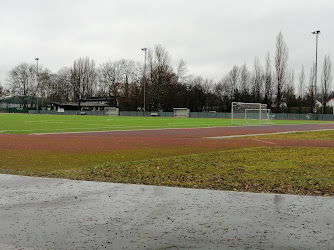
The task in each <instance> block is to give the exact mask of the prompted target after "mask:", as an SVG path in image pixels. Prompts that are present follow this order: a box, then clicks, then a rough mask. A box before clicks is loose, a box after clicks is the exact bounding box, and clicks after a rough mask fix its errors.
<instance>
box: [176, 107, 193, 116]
mask: <svg viewBox="0 0 334 250" xmlns="http://www.w3.org/2000/svg"><path fill="white" fill-rule="evenodd" d="M173 110H174V117H177V118H188V117H190V109H188V108H174V109H173Z"/></svg>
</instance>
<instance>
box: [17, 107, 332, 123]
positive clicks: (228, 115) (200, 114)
mask: <svg viewBox="0 0 334 250" xmlns="http://www.w3.org/2000/svg"><path fill="white" fill-rule="evenodd" d="M14 109H15V110H16V108H11V110H12V111H14V112H15V110H14ZM15 113H23V112H20V110H18V111H16V112H15ZM29 114H44V115H99V116H100V115H105V113H104V111H78V110H65V111H64V112H57V110H29ZM271 115H272V119H274V120H325V121H334V114H323V115H322V114H317V115H315V114H295V113H275V114H271ZM120 116H138V117H142V116H146V117H149V116H160V117H174V113H173V112H148V111H145V112H143V111H120ZM190 117H191V118H226V119H231V113H225V112H190Z"/></svg>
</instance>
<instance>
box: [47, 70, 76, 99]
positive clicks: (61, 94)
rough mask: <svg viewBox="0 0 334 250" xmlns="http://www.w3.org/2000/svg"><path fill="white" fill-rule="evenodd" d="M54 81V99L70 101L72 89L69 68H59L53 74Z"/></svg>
mask: <svg viewBox="0 0 334 250" xmlns="http://www.w3.org/2000/svg"><path fill="white" fill-rule="evenodd" d="M52 80H53V82H54V84H55V85H54V98H53V100H54V101H58V102H62V101H70V100H72V99H73V95H74V93H73V89H72V87H71V86H72V84H71V69H70V68H68V67H64V68H61V69H60V70H59V71H58V72H57V74H56V75H55V76H53V79H52Z"/></svg>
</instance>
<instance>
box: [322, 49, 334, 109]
mask: <svg viewBox="0 0 334 250" xmlns="http://www.w3.org/2000/svg"><path fill="white" fill-rule="evenodd" d="M331 83H332V63H331V59H330V56H329V55H325V58H324V63H323V66H322V74H321V84H322V98H321V99H322V106H323V107H324V108H325V110H326V104H327V101H328V100H329V95H330V88H331Z"/></svg>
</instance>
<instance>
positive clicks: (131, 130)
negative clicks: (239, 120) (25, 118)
mask: <svg viewBox="0 0 334 250" xmlns="http://www.w3.org/2000/svg"><path fill="white" fill-rule="evenodd" d="M223 127H224V128H226V127H234V126H223ZM223 127H222V126H215V127H196V128H148V129H128V130H126V129H123V130H101V131H76V132H55V133H31V134H28V135H59V134H60V135H61V134H88V133H106V132H111V133H112V132H133V131H156V130H177V129H179V130H181V129H187V130H188V129H203V128H206V129H210V128H223ZM8 131H13V130H8ZM17 131H22V130H17Z"/></svg>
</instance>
